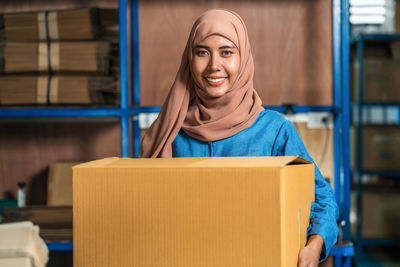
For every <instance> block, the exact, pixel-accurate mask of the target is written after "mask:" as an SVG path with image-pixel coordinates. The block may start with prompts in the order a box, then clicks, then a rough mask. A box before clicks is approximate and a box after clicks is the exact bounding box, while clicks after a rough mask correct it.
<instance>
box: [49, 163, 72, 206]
mask: <svg viewBox="0 0 400 267" xmlns="http://www.w3.org/2000/svg"><path fill="white" fill-rule="evenodd" d="M79 163H80V162H53V163H51V164H50V169H49V179H48V187H47V188H48V189H47V205H48V206H72V166H74V165H77V164H79Z"/></svg>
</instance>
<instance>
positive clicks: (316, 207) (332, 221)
mask: <svg viewBox="0 0 400 267" xmlns="http://www.w3.org/2000/svg"><path fill="white" fill-rule="evenodd" d="M272 152H273V153H274V155H282V156H294V155H298V156H300V157H302V158H303V159H305V160H307V161H310V162H312V163H314V161H313V160H312V158H311V157H310V155H309V154H308V152H307V150H306V148H305V146H304V144H303V142H302V141H301V139H300V137H299V135H298V134H297V131H296V128H295V127H294V126H293V124H292V123H291V122H290V121H288V120H286V121H285V122H284V123H283V124H282V127H281V129H280V130H279V133H278V135H277V139H276V141H275V145H274V148H273V151H272ZM314 166H315V202H313V203H312V205H311V214H310V226H309V227H308V229H307V240H308V238H309V237H310V236H311V235H315V234H318V235H320V236H321V237H322V238H323V239H324V247H323V248H322V252H321V257H320V260H321V261H322V260H325V259H326V257H327V256H328V255H329V252H330V250H331V248H332V246H333V245H334V244H335V243H336V241H337V237H338V233H339V229H338V226H337V223H336V220H337V218H338V214H339V211H338V206H337V204H336V200H335V195H334V193H333V190H332V188H331V186H330V185H329V183H328V182H326V181H325V179H324V178H323V177H322V174H321V172H320V171H319V169H318V167H317V165H316V164H315V163H314Z"/></svg>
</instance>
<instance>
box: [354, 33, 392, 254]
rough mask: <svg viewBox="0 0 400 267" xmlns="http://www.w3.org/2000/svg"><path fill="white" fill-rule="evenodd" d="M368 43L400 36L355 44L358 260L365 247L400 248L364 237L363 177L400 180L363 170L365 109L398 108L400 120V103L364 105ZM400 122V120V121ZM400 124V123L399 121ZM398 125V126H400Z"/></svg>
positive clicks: (364, 37)
mask: <svg viewBox="0 0 400 267" xmlns="http://www.w3.org/2000/svg"><path fill="white" fill-rule="evenodd" d="M368 41H386V42H387V41H400V35H395V34H360V35H358V36H357V38H356V39H355V41H353V43H355V44H356V46H357V62H358V73H357V83H358V86H357V88H356V89H357V94H358V95H357V100H356V104H355V106H356V108H357V120H356V121H355V124H356V127H357V167H356V170H355V171H354V172H353V174H354V175H355V176H356V178H357V233H356V236H355V240H356V245H357V253H356V256H357V259H358V260H361V259H362V257H363V248H364V247H365V246H400V240H383V239H363V237H362V218H363V213H362V209H363V208H362V195H363V183H362V177H363V175H381V176H385V177H392V178H400V172H396V171H366V170H364V169H363V126H364V112H363V111H364V108H366V107H367V108H371V107H396V106H397V108H398V110H399V111H398V112H399V118H400V103H399V104H397V105H396V104H395V103H387V104H385V103H364V46H365V43H366V42H368ZM399 120H400V119H399ZM399 123H400V121H399ZM399 123H398V124H399Z"/></svg>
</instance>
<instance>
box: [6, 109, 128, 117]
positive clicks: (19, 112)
mask: <svg viewBox="0 0 400 267" xmlns="http://www.w3.org/2000/svg"><path fill="white" fill-rule="evenodd" d="M120 114H121V111H120V109H119V108H22V109H20V108H19V109H15V108H1V109H0V118H56V117H70V118H73V117H77V118H84V117H119V116H120Z"/></svg>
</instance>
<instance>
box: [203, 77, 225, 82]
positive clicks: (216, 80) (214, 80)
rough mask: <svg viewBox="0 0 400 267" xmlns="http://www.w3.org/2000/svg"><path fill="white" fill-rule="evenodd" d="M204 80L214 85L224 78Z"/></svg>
mask: <svg viewBox="0 0 400 267" xmlns="http://www.w3.org/2000/svg"><path fill="white" fill-rule="evenodd" d="M206 79H207V81H209V82H214V83H217V82H221V81H223V80H225V78H218V79H213V78H206Z"/></svg>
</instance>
